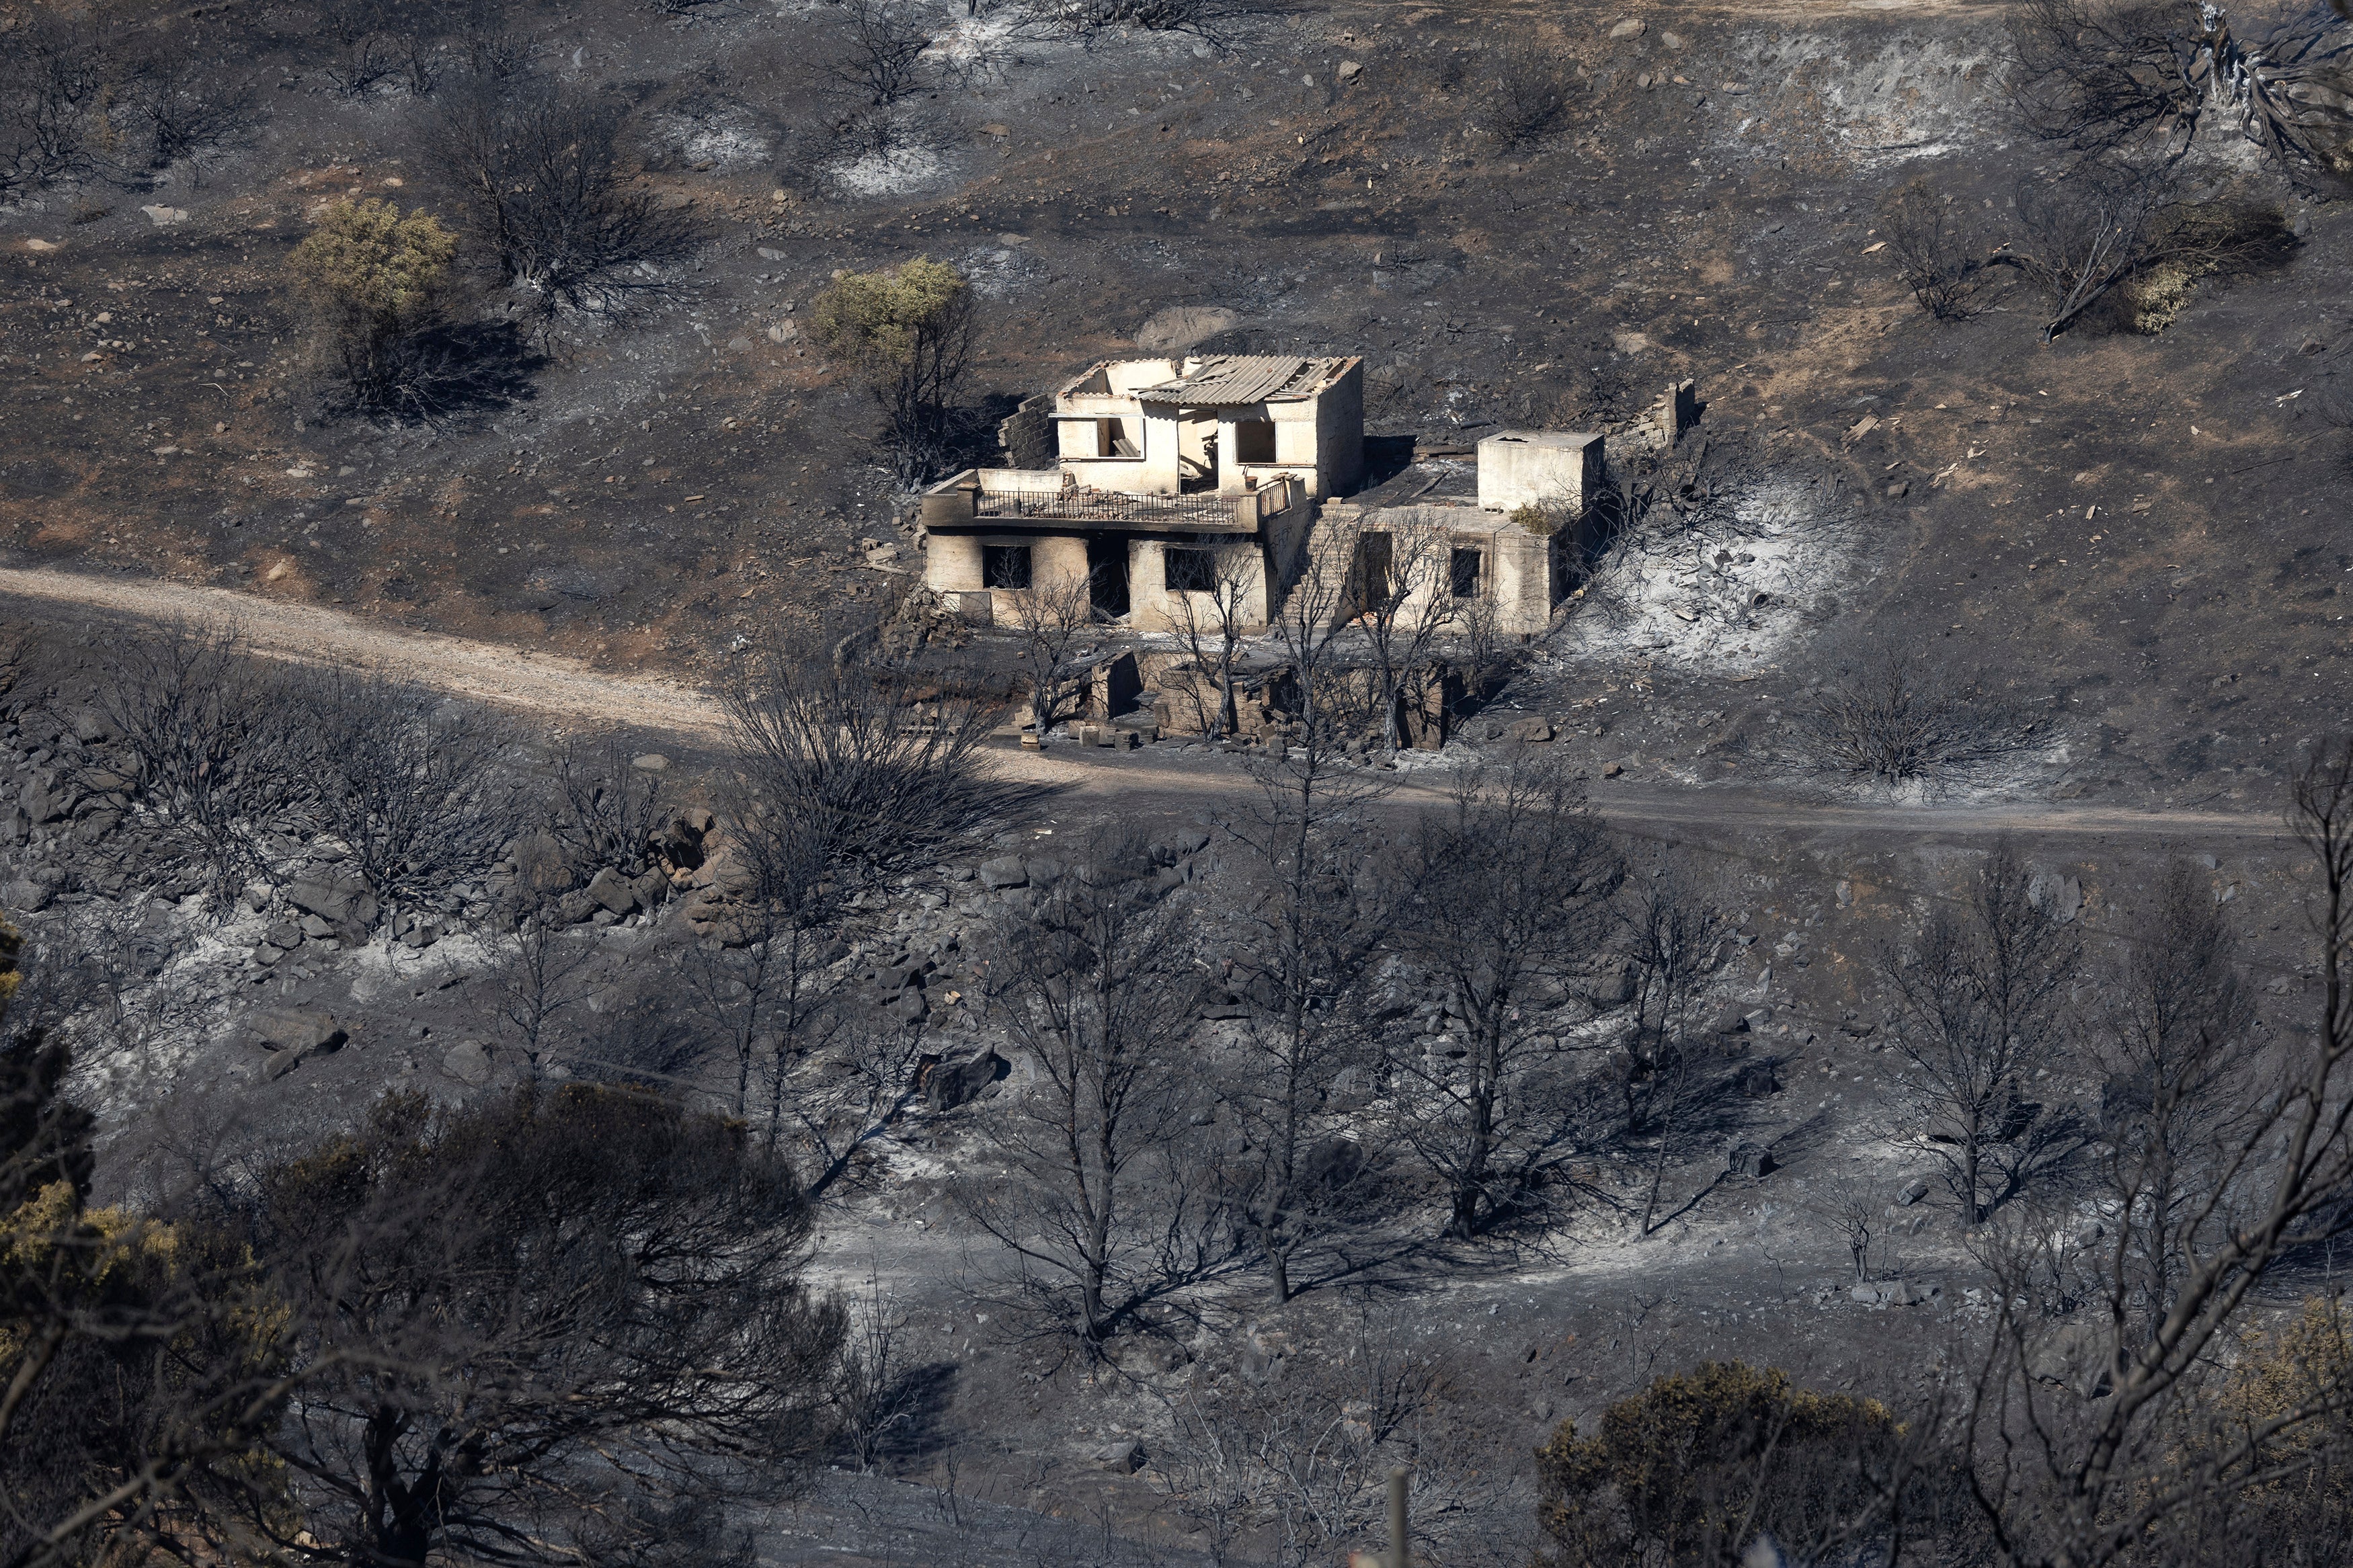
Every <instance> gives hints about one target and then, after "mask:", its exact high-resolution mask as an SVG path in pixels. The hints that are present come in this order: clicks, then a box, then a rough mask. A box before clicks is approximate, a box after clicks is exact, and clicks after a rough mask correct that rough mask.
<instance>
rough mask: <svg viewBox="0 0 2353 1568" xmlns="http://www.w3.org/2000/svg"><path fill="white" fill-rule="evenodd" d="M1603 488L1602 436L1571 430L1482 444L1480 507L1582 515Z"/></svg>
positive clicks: (1501, 434) (1502, 436) (1518, 433)
mask: <svg viewBox="0 0 2353 1568" xmlns="http://www.w3.org/2000/svg"><path fill="white" fill-rule="evenodd" d="M1600 483H1601V437H1599V436H1595V435H1589V434H1587V433H1584V432H1580V431H1572V430H1502V431H1498V432H1496V433H1495V434H1494V435H1493V436H1489V437H1484V438H1482V440H1481V441H1480V443H1479V506H1480V509H1481V510H1483V511H1502V512H1512V511H1517V510H1519V509H1520V508H1522V507H1524V506H1539V507H1546V508H1554V509H1558V510H1563V511H1567V512H1570V513H1577V512H1582V511H1583V510H1585V499H1586V497H1587V496H1588V495H1589V494H1591V493H1592V491H1593V490H1594V489H1596V488H1598V487H1599V485H1600Z"/></svg>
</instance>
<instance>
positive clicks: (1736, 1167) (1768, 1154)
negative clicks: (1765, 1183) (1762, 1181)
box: [1725, 1143, 1778, 1176]
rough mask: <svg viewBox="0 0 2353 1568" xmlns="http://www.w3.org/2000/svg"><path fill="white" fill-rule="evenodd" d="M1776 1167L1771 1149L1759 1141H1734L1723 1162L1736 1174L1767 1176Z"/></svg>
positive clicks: (1726, 1167) (1727, 1168) (1728, 1169)
mask: <svg viewBox="0 0 2353 1568" xmlns="http://www.w3.org/2000/svg"><path fill="white" fill-rule="evenodd" d="M1725 1169H1726V1170H1727V1171H1730V1172H1731V1173H1733V1174H1734V1175H1736V1176H1769V1175H1771V1174H1772V1173H1773V1172H1774V1171H1775V1170H1777V1169H1778V1165H1777V1164H1776V1163H1775V1161H1774V1159H1773V1151H1772V1150H1770V1149H1767V1148H1766V1147H1765V1146H1764V1145H1763V1144H1761V1143H1735V1144H1734V1145H1733V1146H1732V1152H1731V1153H1730V1154H1729V1155H1728V1156H1727V1157H1726V1159H1725Z"/></svg>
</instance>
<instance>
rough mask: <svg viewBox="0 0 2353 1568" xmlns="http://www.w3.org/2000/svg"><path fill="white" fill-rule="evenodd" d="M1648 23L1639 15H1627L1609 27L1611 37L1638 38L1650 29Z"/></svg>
mask: <svg viewBox="0 0 2353 1568" xmlns="http://www.w3.org/2000/svg"><path fill="white" fill-rule="evenodd" d="M1650 26H1651V25H1650V24H1649V23H1648V22H1645V21H1643V20H1642V18H1641V17H1640V16H1629V17H1627V18H1626V19H1625V20H1624V21H1622V22H1620V23H1619V24H1618V25H1617V26H1613V27H1611V28H1610V29H1609V36H1610V37H1613V38H1639V37H1641V36H1642V35H1643V34H1644V33H1645V32H1648V31H1649V30H1650Z"/></svg>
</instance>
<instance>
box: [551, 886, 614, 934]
mask: <svg viewBox="0 0 2353 1568" xmlns="http://www.w3.org/2000/svg"><path fill="white" fill-rule="evenodd" d="M546 908H547V911H548V918H549V919H551V920H553V921H554V922H555V923H556V924H557V925H565V926H576V925H578V924H579V923H580V922H581V921H585V920H587V919H589V918H591V917H592V916H595V915H597V914H601V913H603V912H605V906H604V905H603V904H601V903H599V902H597V901H596V894H594V893H592V892H590V891H589V890H588V889H586V888H575V889H572V891H570V892H568V893H566V894H565V895H564V896H563V897H562V898H560V899H558V900H555V901H554V903H552V904H549V905H547V906H546Z"/></svg>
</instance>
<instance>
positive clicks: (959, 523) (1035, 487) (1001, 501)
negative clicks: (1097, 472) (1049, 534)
mask: <svg viewBox="0 0 2353 1568" xmlns="http://www.w3.org/2000/svg"><path fill="white" fill-rule="evenodd" d="M1305 499H1306V487H1305V486H1304V485H1303V484H1302V483H1301V482H1300V480H1299V479H1297V478H1296V477H1295V476H1293V475H1290V474H1281V475H1277V476H1275V477H1273V478H1271V479H1269V480H1267V481H1266V482H1265V483H1264V484H1261V485H1260V486H1259V487H1258V488H1257V489H1253V490H1245V491H1244V492H1242V493H1241V494H1240V495H1232V496H1220V495H1190V496H1164V495H1132V494H1129V493H1128V492H1126V491H1124V490H1105V489H1093V488H1092V487H1089V486H1085V485H1065V484H1063V483H1062V482H1061V480H1060V474H1059V472H1058V471H1057V470H1054V469H1036V470H1032V469H1021V468H966V469H965V471H964V472H963V473H960V474H957V475H955V477H953V478H951V479H943V480H941V481H940V482H939V483H938V484H936V485H934V486H933V487H932V488H931V489H928V490H926V491H924V492H923V526H924V527H925V528H926V529H958V528H965V529H970V528H987V527H989V526H991V525H996V526H998V527H1004V526H1008V525H1010V526H1013V527H1022V526H1025V525H1028V526H1042V527H1045V528H1053V527H1055V526H1057V525H1075V526H1077V527H1079V528H1082V529H1084V530H1087V531H1117V532H1130V533H1256V532H1257V531H1258V530H1259V527H1260V525H1261V523H1263V522H1264V521H1266V520H1267V519H1268V518H1271V517H1274V516H1276V515H1278V514H1280V513H1282V512H1284V511H1287V510H1290V509H1291V508H1292V507H1293V506H1295V505H1297V504H1298V503H1299V502H1300V501H1302V500H1305Z"/></svg>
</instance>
